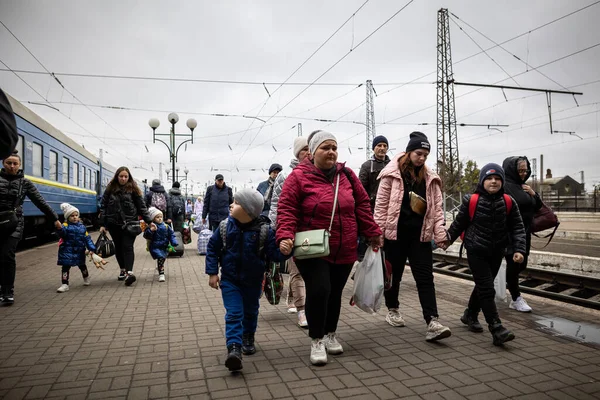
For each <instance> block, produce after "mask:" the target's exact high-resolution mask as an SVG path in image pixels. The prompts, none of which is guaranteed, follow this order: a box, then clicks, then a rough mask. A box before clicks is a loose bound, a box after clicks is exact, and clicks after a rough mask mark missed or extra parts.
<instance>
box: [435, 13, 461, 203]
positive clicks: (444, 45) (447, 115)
mask: <svg viewBox="0 0 600 400" xmlns="http://www.w3.org/2000/svg"><path fill="white" fill-rule="evenodd" d="M459 169H460V166H459V158H458V135H457V132H456V112H455V109H454V75H453V73H452V53H451V48H450V20H449V18H448V9H446V8H442V9H440V10H439V11H438V34H437V171H438V174H439V175H440V177H441V178H442V184H443V187H444V193H445V194H446V195H450V196H452V195H453V194H455V192H456V185H457V183H458V180H459V176H460V170H459Z"/></svg>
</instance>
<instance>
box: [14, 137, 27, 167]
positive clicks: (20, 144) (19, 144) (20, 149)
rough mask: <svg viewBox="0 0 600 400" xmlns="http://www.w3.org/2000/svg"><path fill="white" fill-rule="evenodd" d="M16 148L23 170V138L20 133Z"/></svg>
mask: <svg viewBox="0 0 600 400" xmlns="http://www.w3.org/2000/svg"><path fill="white" fill-rule="evenodd" d="M16 150H17V151H18V152H19V153H18V154H19V156H21V168H23V170H25V139H24V138H23V136H22V135H19V141H18V142H17V147H16Z"/></svg>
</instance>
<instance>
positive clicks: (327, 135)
mask: <svg viewBox="0 0 600 400" xmlns="http://www.w3.org/2000/svg"><path fill="white" fill-rule="evenodd" d="M326 140H333V141H334V142H336V143H337V139H336V138H335V136H334V135H333V133H331V132H327V131H317V132H316V133H315V135H314V136H313V137H312V138H311V139H310V142H309V144H308V146H309V149H310V154H313V155H314V154H315V152H316V151H317V149H318V148H319V146H320V145H322V144H323V142H324V141H326Z"/></svg>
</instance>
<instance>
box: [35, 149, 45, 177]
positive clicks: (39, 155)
mask: <svg viewBox="0 0 600 400" xmlns="http://www.w3.org/2000/svg"><path fill="white" fill-rule="evenodd" d="M43 171H44V160H43V151H42V145H40V144H37V143H33V175H34V176H40V177H41V176H43V175H42V172H43Z"/></svg>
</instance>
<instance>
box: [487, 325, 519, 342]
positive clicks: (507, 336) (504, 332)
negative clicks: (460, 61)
mask: <svg viewBox="0 0 600 400" xmlns="http://www.w3.org/2000/svg"><path fill="white" fill-rule="evenodd" d="M488 328H489V329H490V332H492V337H493V339H494V342H493V343H494V346H502V344H503V343H505V342H510V341H511V340H513V339H514V338H515V334H514V333H512V332H511V331H509V330H508V329H506V328H505V327H503V326H502V322H500V320H499V319H497V320H495V321H494V322H493V323H491V324H489V325H488Z"/></svg>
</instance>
